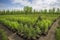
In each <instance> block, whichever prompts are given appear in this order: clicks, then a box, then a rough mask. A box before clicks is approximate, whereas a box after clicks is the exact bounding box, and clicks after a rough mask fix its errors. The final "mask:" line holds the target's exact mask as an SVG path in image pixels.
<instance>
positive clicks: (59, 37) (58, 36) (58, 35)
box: [55, 28, 60, 40]
mask: <svg viewBox="0 0 60 40" xmlns="http://www.w3.org/2000/svg"><path fill="white" fill-rule="evenodd" d="M55 37H56V40H60V28H57V29H56V35H55Z"/></svg>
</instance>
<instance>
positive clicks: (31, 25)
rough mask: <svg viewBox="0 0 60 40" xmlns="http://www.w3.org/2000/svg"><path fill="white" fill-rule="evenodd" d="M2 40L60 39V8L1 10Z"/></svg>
mask: <svg viewBox="0 0 60 40" xmlns="http://www.w3.org/2000/svg"><path fill="white" fill-rule="evenodd" d="M0 40H60V9H59V8H57V10H55V9H54V8H53V9H49V10H47V9H45V10H40V11H36V10H32V7H28V6H26V7H24V9H23V10H18V11H13V10H12V11H9V10H3V11H0Z"/></svg>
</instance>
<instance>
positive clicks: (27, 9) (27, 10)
mask: <svg viewBox="0 0 60 40" xmlns="http://www.w3.org/2000/svg"><path fill="white" fill-rule="evenodd" d="M41 13H42V14H47V13H48V14H60V9H59V8H57V10H55V8H52V9H49V10H47V9H44V10H40V11H37V10H35V9H34V10H33V8H32V7H29V6H25V7H24V8H23V10H18V11H10V10H7V11H5V10H3V11H0V15H5V14H7V15H9V14H41Z"/></svg>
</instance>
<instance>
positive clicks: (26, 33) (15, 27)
mask: <svg viewBox="0 0 60 40" xmlns="http://www.w3.org/2000/svg"><path fill="white" fill-rule="evenodd" d="M0 23H2V24H4V25H5V26H6V27H7V28H9V29H10V30H12V31H14V32H17V34H18V35H20V36H23V37H24V38H28V39H31V38H32V39H36V38H39V37H40V35H41V34H47V31H48V29H49V26H50V25H51V21H50V20H47V19H45V20H41V21H38V22H37V23H36V25H35V28H34V27H33V26H32V25H29V26H28V23H25V24H23V23H22V22H20V23H18V22H17V21H10V20H6V19H0Z"/></svg>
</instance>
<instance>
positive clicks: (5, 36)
mask: <svg viewBox="0 0 60 40" xmlns="http://www.w3.org/2000/svg"><path fill="white" fill-rule="evenodd" d="M0 36H1V39H2V40H8V37H7V35H6V33H5V31H4V30H2V29H0Z"/></svg>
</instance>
